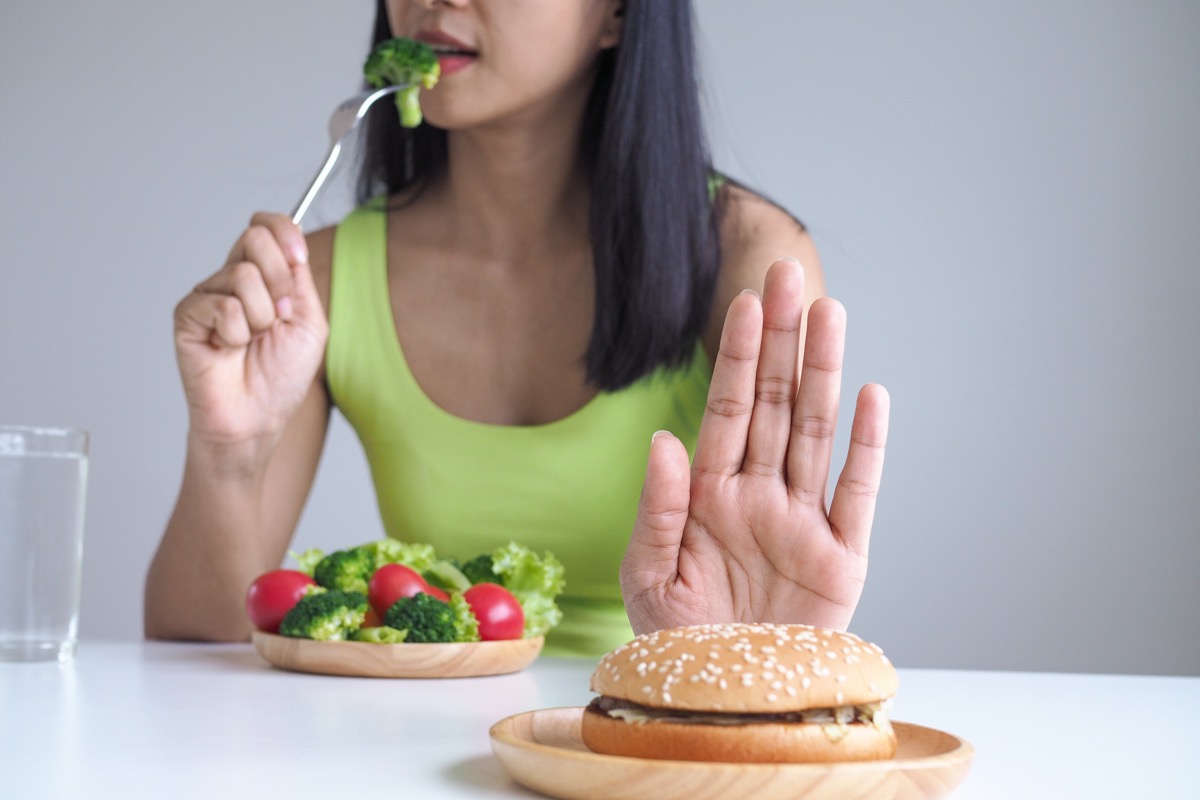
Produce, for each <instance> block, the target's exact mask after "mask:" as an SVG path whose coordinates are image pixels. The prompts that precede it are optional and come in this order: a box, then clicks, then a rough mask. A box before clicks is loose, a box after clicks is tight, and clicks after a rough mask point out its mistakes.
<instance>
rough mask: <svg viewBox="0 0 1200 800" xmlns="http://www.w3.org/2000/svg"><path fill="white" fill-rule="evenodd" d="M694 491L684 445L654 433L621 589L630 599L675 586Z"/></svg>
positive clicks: (627, 550) (623, 565)
mask: <svg viewBox="0 0 1200 800" xmlns="http://www.w3.org/2000/svg"><path fill="white" fill-rule="evenodd" d="M690 487H691V475H690V473H689V468H688V454H687V449H686V448H684V446H683V442H681V441H679V439H677V438H675V437H674V436H672V435H671V434H669V433H667V432H666V431H659V432H658V433H656V434H654V438H653V439H652V440H651V442H650V456H649V458H648V459H647V462H646V482H645V484H644V485H643V487H642V496H641V499H640V500H639V501H638V510H637V517H636V519H635V521H634V525H633V533H632V535H631V536H630V538H629V547H628V548H627V549H626V551H625V559H624V561H623V562H622V564H621V586H622V589H623V591H625V592H626V594H627V595H628V596H631V597H632V596H637V595H639V594H641V593H642V592H645V591H647V590H648V589H650V588H652V587H655V586H660V585H662V584H663V583H667V582H669V581H672V580H673V579H674V578H675V576H676V575H677V574H678V572H679V544H680V542H681V541H682V539H683V528H684V523H686V522H687V518H688V503H689V499H690Z"/></svg>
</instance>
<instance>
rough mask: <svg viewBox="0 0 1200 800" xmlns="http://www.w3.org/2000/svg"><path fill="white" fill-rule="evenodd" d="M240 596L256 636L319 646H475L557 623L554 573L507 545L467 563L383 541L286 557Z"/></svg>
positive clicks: (548, 561)
mask: <svg viewBox="0 0 1200 800" xmlns="http://www.w3.org/2000/svg"><path fill="white" fill-rule="evenodd" d="M292 557H293V558H294V559H295V561H296V564H297V566H296V567H295V568H294V569H276V570H271V571H270V572H265V573H263V574H262V575H260V576H259V577H258V578H256V579H255V580H254V582H253V583H252V584H251V585H250V588H249V590H248V591H247V592H246V613H247V615H248V616H249V617H250V621H251V622H252V623H253V624H254V626H255V627H256V628H257V629H258V630H261V631H265V632H267V633H277V634H281V635H283V636H292V637H296V638H301V639H314V640H317V641H345V640H350V641H359V642H374V643H379V644H399V643H402V642H480V641H484V642H487V641H499V640H504V639H521V638H531V637H536V636H542V635H544V634H545V633H546V632H547V631H549V630H550V629H551V628H553V627H554V626H555V625H557V624H558V622H559V620H561V619H562V611H561V610H560V609H559V607H558V606H557V604H556V603H555V598H557V597H558V595H560V594H562V591H563V588H564V586H565V581H564V574H563V573H564V570H563V566H562V564H561V563H560V562H559V561H558V559H557V558H555V557H554V555H553V554H552V553H549V552H545V553H543V554H542V555H540V556H539V555H538V554H536V553H535V552H534V551H532V550H530V549H529V548H528V547H525V546H523V545H520V544H517V543H516V542H509V543H508V544H506V545H503V546H501V547H498V548H496V549H495V550H493V551H491V552H490V553H482V554H479V555H477V556H475V557H474V558H471V559H470V560H468V561H466V562H459V561H457V560H455V559H448V558H440V557H439V556H438V555H437V554H436V553H435V552H434V548H433V547H432V546H431V545H428V544H420V543H410V542H401V541H399V540H396V539H382V540H379V541H374V542H368V543H367V544H362V545H358V546H356V547H350V548H347V549H344V550H337V551H334V552H332V553H328V554H327V553H325V552H324V551H322V550H318V549H315V548H314V549H310V550H306V551H304V552H303V553H300V554H295V553H293V554H292Z"/></svg>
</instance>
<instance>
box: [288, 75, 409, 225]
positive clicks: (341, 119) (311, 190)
mask: <svg viewBox="0 0 1200 800" xmlns="http://www.w3.org/2000/svg"><path fill="white" fill-rule="evenodd" d="M405 88H407V84H399V85H396V86H385V87H384V88H382V89H372V90H371V91H368V92H363V93H362V94H359V95H355V96H354V97H351V98H350V99H349V100H345V101H343V102H342V103H341V104H340V105H339V106H338V107H337V108H335V109H334V110H333V113H332V114H331V115H330V116H329V153H328V155H326V156H325V163H324V164H322V165H321V169H319V170H317V175H316V177H315V178H313V179H312V183H310V184H309V185H308V190H307V191H305V192H304V196H303V197H301V198H300V202H299V203H297V204H296V210H295V211H293V212H292V222H294V223H296V224H297V225H299V224H300V220H301V219H303V218H304V214H305V212H307V211H308V207H309V206H310V205H312V201H313V199H314V198H316V196H317V192H318V191H320V189H321V186H322V185H323V184H324V183H325V179H326V178H328V177H329V173H331V172H333V165H334V164H335V163H337V159H338V155H339V154H340V153H341V152H342V141H343V140H344V139H345V138H346V135H347V134H348V133H350V132H351V131H352V130H354V129H355V128H357V127H358V123H359V122H360V121H361V120H362V118H363V117H365V116H366V115H367V109H369V108H370V107H371V106H372V105H373V104H374V103H375V101H376V100H378V99H379V98H381V97H386V96H387V95H390V94H394V93H395V92H397V91H399V90H401V89H405Z"/></svg>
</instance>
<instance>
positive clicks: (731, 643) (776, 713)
mask: <svg viewBox="0 0 1200 800" xmlns="http://www.w3.org/2000/svg"><path fill="white" fill-rule="evenodd" d="M897 683H898V680H897V677H896V670H895V668H894V667H893V666H892V664H891V662H890V661H888V659H887V657H886V656H885V655H884V654H883V651H882V650H880V649H879V647H878V646H876V645H874V644H870V643H869V642H865V641H863V640H862V639H860V638H859V637H857V636H855V635H853V634H850V633H844V632H842V631H834V630H827V629H824V628H815V627H811V626H808V625H776V624H767V623H761V624H737V623H735V624H724V625H692V626H687V627H682V628H668V629H665V630H660V631H655V632H654V633H647V634H643V635H641V636H638V637H637V638H636V639H634V640H633V641H631V642H628V643H627V644H624V645H621V646H620V647H618V648H617V649H616V650H613V651H612V652H611V653H609V654H608V655H606V656H605V657H604V658H603V659H601V661H600V664H599V665H598V666H597V667H596V670H595V672H594V673H593V674H592V679H591V689H592V691H593V692H597V693H598V694H599V697H597V698H595V699H593V700H592V702H591V703H590V704H589V705H588V707H587V708H586V709H585V710H584V713H583V727H582V737H583V743H584V744H585V745H587V747H588V748H589V749H590V750H592V751H593V752H596V753H605V754H608V755H620V756H634V757H637V758H653V759H670V760H681V761H724V762H765V763H796V762H830V761H870V760H876V759H885V758H891V757H892V756H893V755H895V753H896V736H895V734H894V732H893V731H892V726H891V723H890V721H889V720H888V711H889V709H890V707H891V702H892V698H893V696H894V695H895V693H896V686H897Z"/></svg>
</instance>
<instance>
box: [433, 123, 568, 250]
mask: <svg viewBox="0 0 1200 800" xmlns="http://www.w3.org/2000/svg"><path fill="white" fill-rule="evenodd" d="M448 145H449V148H450V151H449V159H448V165H447V173H446V175H445V176H444V179H443V180H442V181H440V182H439V184H440V185H439V186H438V187H437V189H436V190H435V195H436V196H437V197H438V200H440V201H441V202H442V203H444V204H445V205H444V207H443V208H444V210H445V211H446V212H448V214H449V215H450V218H451V219H452V223H451V224H452V225H453V227H454V229H455V233H456V241H457V242H458V243H459V245H460V246H465V247H470V248H472V249H475V248H478V250H479V252H485V253H488V254H490V256H491V257H493V258H497V259H500V260H503V261H509V262H511V263H522V262H525V261H527V260H528V259H529V258H530V256H531V255H532V254H534V253H536V252H541V251H544V250H545V249H546V248H547V247H550V248H554V247H555V245H556V244H561V243H564V242H577V241H579V240H580V239H581V238H586V237H587V227H588V208H589V197H588V181H587V176H586V174H585V169H584V166H583V164H582V163H581V160H580V157H579V129H578V125H564V124H561V123H557V124H548V125H541V126H538V125H524V126H519V127H518V126H508V127H505V128H503V129H499V128H487V129H475V130H471V131H460V132H451V133H450V135H449V137H448Z"/></svg>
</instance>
